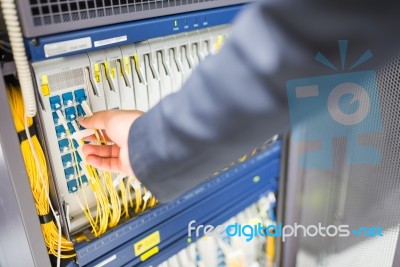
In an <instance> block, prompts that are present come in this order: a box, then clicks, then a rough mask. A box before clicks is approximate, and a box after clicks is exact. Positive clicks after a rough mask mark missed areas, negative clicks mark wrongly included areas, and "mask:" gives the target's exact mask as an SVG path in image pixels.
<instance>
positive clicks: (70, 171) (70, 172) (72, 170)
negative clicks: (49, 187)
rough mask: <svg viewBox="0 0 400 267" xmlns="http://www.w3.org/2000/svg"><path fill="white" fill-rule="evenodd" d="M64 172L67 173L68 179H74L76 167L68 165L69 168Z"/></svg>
mask: <svg viewBox="0 0 400 267" xmlns="http://www.w3.org/2000/svg"><path fill="white" fill-rule="evenodd" d="M64 174H65V178H66V179H67V180H71V179H74V178H75V168H74V167H68V168H66V169H64Z"/></svg>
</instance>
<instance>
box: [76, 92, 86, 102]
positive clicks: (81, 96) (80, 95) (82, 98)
mask: <svg viewBox="0 0 400 267" xmlns="http://www.w3.org/2000/svg"><path fill="white" fill-rule="evenodd" d="M74 95H75V101H76V103H78V104H80V103H82V101H85V100H86V94H85V90H84V89H78V90H75V92H74Z"/></svg>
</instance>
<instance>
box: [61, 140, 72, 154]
mask: <svg viewBox="0 0 400 267" xmlns="http://www.w3.org/2000/svg"><path fill="white" fill-rule="evenodd" d="M58 148H59V149H60V152H61V153H63V152H67V151H68V150H69V149H70V143H69V140H68V139H67V138H65V139H62V140H60V141H58Z"/></svg>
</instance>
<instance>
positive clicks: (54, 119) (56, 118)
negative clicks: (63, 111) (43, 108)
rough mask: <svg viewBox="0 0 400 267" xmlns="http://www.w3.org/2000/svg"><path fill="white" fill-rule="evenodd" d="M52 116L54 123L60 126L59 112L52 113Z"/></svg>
mask: <svg viewBox="0 0 400 267" xmlns="http://www.w3.org/2000/svg"><path fill="white" fill-rule="evenodd" d="M51 115H52V116H53V122H54V124H58V122H59V121H58V120H59V118H58V115H57V112H52V113H51Z"/></svg>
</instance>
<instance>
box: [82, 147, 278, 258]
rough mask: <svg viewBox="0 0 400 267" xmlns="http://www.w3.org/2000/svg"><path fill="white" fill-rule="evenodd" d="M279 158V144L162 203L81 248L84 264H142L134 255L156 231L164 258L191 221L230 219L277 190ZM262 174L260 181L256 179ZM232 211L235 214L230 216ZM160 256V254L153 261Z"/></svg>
mask: <svg viewBox="0 0 400 267" xmlns="http://www.w3.org/2000/svg"><path fill="white" fill-rule="evenodd" d="M280 155H281V142H280V141H277V142H276V143H274V144H273V145H272V146H271V147H269V148H268V149H266V150H263V151H261V152H259V154H257V155H255V156H254V157H252V158H250V159H249V160H247V161H245V162H242V163H239V164H237V165H236V166H234V167H232V168H231V169H229V170H227V171H225V172H223V173H220V174H219V175H218V176H216V177H214V178H212V179H210V180H208V181H207V182H205V183H203V184H201V185H200V186H198V187H196V188H194V189H193V190H191V191H190V192H188V193H186V194H184V195H182V196H181V197H179V198H178V199H176V200H174V201H172V202H170V203H166V204H163V205H159V206H157V207H155V208H154V209H152V210H151V211H148V212H145V213H144V214H141V215H139V216H138V217H137V218H135V219H132V220H130V221H128V222H126V223H124V224H122V225H120V226H118V227H116V228H115V229H113V230H111V231H109V232H108V233H106V234H104V235H103V236H102V237H100V238H97V239H94V240H92V241H91V242H89V243H87V242H81V243H78V244H76V245H75V248H76V252H77V260H78V263H79V266H93V265H95V264H96V263H99V262H101V261H103V260H105V259H107V258H109V257H110V256H113V255H116V259H115V260H114V261H112V262H110V263H109V265H108V266H123V265H128V266H134V265H136V264H139V263H140V255H134V252H133V244H134V243H135V242H137V241H139V240H141V239H142V238H144V237H146V236H147V235H149V234H150V233H152V232H154V231H157V230H159V231H160V235H161V243H160V244H159V245H158V246H159V248H160V253H159V255H163V253H164V252H165V251H167V250H168V249H169V248H170V247H171V245H172V244H173V243H174V242H177V241H178V240H179V239H180V238H182V236H183V235H184V234H185V233H186V232H185V228H186V227H187V222H188V221H190V220H193V219H196V220H197V221H199V222H205V221H207V222H208V221H210V220H213V219H215V218H217V217H218V216H223V215H224V216H225V217H224V218H226V219H228V218H229V217H231V216H233V215H234V214H236V213H238V212H239V211H240V210H237V209H244V208H245V207H246V206H248V205H249V204H251V203H252V202H251V203H248V202H246V201H253V202H255V201H256V200H257V199H258V197H259V196H260V194H261V193H262V192H266V191H271V190H272V191H276V190H277V188H278V176H279V168H280ZM257 176H258V177H260V179H253V178H254V177H257ZM241 205H243V206H241ZM230 209H232V214H231V213H229V214H228V211H229V210H230ZM233 209H234V210H233ZM228 215H229V216H228ZM221 218H222V217H221ZM226 219H224V220H226ZM185 224H186V225H185ZM186 231H187V230H186ZM138 256H139V257H138ZM157 257H158V255H155V256H154V257H153V258H154V259H156V258H157ZM153 258H150V259H153ZM143 264H144V265H146V266H147V262H145V263H143Z"/></svg>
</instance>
